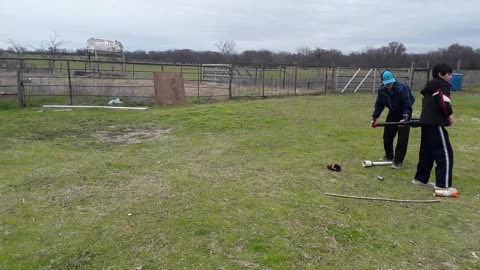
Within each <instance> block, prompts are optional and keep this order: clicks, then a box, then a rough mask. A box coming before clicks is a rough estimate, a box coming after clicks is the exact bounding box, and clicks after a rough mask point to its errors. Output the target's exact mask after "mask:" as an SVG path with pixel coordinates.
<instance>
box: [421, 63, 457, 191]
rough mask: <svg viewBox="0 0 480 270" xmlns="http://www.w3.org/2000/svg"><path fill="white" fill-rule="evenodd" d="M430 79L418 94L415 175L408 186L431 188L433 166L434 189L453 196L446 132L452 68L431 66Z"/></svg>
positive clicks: (452, 119) (450, 154) (450, 110)
mask: <svg viewBox="0 0 480 270" xmlns="http://www.w3.org/2000/svg"><path fill="white" fill-rule="evenodd" d="M432 76H433V79H432V80H430V81H429V82H427V84H426V85H425V87H424V88H423V90H422V91H421V92H420V93H421V94H422V95H423V99H422V113H421V114H420V124H421V127H422V131H421V132H422V134H421V139H420V151H419V158H418V165H417V172H416V173H415V177H414V178H413V180H412V183H413V184H419V185H432V186H433V183H432V182H429V179H430V172H431V171H432V168H433V163H434V162H435V163H436V164H437V167H436V168H435V177H436V183H435V189H439V190H447V191H455V192H456V189H455V188H453V187H452V170H453V151H452V145H451V144H450V139H449V136H448V132H447V129H446V127H447V126H451V125H452V124H453V122H454V118H453V116H452V114H453V110H452V105H451V99H450V80H451V79H452V68H451V67H450V66H448V65H447V64H438V65H435V66H434V67H433V69H432Z"/></svg>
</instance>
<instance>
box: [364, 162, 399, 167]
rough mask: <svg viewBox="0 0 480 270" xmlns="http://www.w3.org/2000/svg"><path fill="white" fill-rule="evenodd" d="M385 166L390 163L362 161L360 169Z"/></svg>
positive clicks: (390, 163)
mask: <svg viewBox="0 0 480 270" xmlns="http://www.w3.org/2000/svg"><path fill="white" fill-rule="evenodd" d="M385 165H392V162H391V161H371V160H364V161H362V167H364V168H367V167H372V166H385Z"/></svg>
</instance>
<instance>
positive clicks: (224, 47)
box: [215, 40, 237, 63]
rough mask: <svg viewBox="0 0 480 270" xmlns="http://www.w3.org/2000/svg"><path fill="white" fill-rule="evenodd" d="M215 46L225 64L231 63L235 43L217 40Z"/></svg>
mask: <svg viewBox="0 0 480 270" xmlns="http://www.w3.org/2000/svg"><path fill="white" fill-rule="evenodd" d="M215 46H216V47H217V48H218V50H220V52H221V53H222V55H223V57H224V59H225V61H226V62H227V63H231V62H232V58H233V55H234V54H235V47H236V46H237V45H236V44H235V41H233V40H219V41H217V42H216V43H215Z"/></svg>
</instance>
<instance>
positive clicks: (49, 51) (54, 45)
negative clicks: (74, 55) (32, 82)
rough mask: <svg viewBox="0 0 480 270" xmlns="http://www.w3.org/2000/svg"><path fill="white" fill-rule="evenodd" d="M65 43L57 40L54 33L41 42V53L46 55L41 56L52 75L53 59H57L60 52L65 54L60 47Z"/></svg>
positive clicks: (53, 68) (53, 70)
mask: <svg viewBox="0 0 480 270" xmlns="http://www.w3.org/2000/svg"><path fill="white" fill-rule="evenodd" d="M66 43H67V42H66V41H64V40H61V39H58V37H57V32H56V31H53V34H52V35H50V37H49V39H48V40H44V41H43V42H42V51H43V52H44V53H46V55H42V56H43V57H44V58H46V59H47V63H48V68H49V69H50V70H51V71H52V72H53V73H55V58H56V57H59V56H60V55H61V53H62V52H65V49H62V48H61V47H62V46H63V45H65V44H66ZM45 47H46V49H45Z"/></svg>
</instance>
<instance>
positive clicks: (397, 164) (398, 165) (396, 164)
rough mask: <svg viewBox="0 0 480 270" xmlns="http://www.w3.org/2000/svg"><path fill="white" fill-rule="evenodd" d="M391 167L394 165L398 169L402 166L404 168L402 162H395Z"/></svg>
mask: <svg viewBox="0 0 480 270" xmlns="http://www.w3.org/2000/svg"><path fill="white" fill-rule="evenodd" d="M390 167H392V168H394V169H397V170H400V169H401V168H403V164H402V163H401V162H400V163H395V162H393V163H392V166H390Z"/></svg>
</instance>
